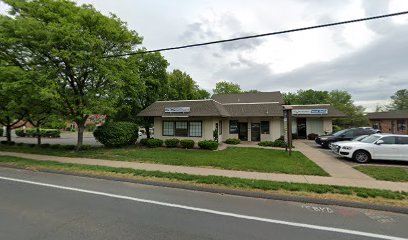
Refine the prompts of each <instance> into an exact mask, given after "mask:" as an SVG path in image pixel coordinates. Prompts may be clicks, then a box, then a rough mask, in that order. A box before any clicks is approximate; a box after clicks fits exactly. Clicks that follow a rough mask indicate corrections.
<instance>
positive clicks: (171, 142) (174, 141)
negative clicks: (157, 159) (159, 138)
mask: <svg viewBox="0 0 408 240" xmlns="http://www.w3.org/2000/svg"><path fill="white" fill-rule="evenodd" d="M179 142H180V140H178V139H177V138H171V139H166V140H164V144H166V147H170V148H174V147H177V145H178V144H179Z"/></svg>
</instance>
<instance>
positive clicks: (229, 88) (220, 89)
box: [213, 81, 242, 94]
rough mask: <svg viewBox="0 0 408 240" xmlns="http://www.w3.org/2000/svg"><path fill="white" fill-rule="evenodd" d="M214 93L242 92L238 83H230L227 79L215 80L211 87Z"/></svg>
mask: <svg viewBox="0 0 408 240" xmlns="http://www.w3.org/2000/svg"><path fill="white" fill-rule="evenodd" d="M213 92H214V94H234V93H242V90H241V86H239V84H238V83H232V82H227V81H221V82H217V83H216V84H215V88H214V89H213Z"/></svg>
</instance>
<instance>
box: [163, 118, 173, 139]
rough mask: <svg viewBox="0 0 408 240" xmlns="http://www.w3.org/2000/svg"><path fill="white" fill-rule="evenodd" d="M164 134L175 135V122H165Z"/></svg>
mask: <svg viewBox="0 0 408 240" xmlns="http://www.w3.org/2000/svg"><path fill="white" fill-rule="evenodd" d="M163 136H174V122H170V121H164V122H163Z"/></svg>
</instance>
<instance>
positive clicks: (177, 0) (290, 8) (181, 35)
mask: <svg viewBox="0 0 408 240" xmlns="http://www.w3.org/2000/svg"><path fill="white" fill-rule="evenodd" d="M76 2H78V3H79V4H82V3H87V4H92V5H93V6H94V7H95V8H96V9H98V10H99V11H101V12H102V13H104V14H109V13H113V14H115V15H117V16H118V17H119V18H120V19H121V20H123V21H125V22H127V23H128V27H129V28H130V29H133V30H135V31H136V32H138V33H139V34H140V35H142V36H143V38H144V40H143V46H144V47H146V48H147V49H157V48H165V47H174V46H180V45H185V44H193V43H200V42H206V41H214V40H219V39H226V38H232V37H239V36H245V35H252V34H261V33H266V32H274V31H280V30H287V29H291V28H299V27H306V26H311V25H317V24H324V23H330V22H336V21H344V20H350V19H356V18H363V17H368V16H374V15H381V14H387V13H392V12H400V11H407V10H408V1H407V0H307V1H305V0H251V1H248V0H200V1H198V0H195V1H192V0H171V1H169V0H115V1H113V0H110V1H100V0H76ZM162 54H163V55H164V56H165V58H166V59H167V60H168V61H169V63H170V66H169V70H172V69H180V70H182V71H185V72H187V73H188V74H189V75H190V76H191V77H192V78H193V79H194V80H195V81H196V82H197V83H198V84H199V85H200V87H202V88H204V89H206V90H208V91H210V92H211V90H212V89H213V88H214V87H215V83H216V82H219V81H230V82H234V83H238V84H239V85H240V86H241V87H242V89H244V90H250V89H257V90H259V91H281V92H288V91H291V92H293V91H296V90H298V89H314V90H328V91H330V90H334V89H338V90H345V91H348V92H350V93H351V94H352V96H353V100H354V101H355V103H356V104H359V105H362V106H364V107H366V108H367V111H373V110H374V109H375V107H376V106H377V105H385V104H388V103H389V98H390V96H391V95H393V93H395V92H396V91H397V90H399V89H404V88H408V67H407V63H408V15H403V16H397V17H392V18H388V19H381V20H374V21H370V22H363V23H354V24H349V25H342V26H336V27H331V28H324V29H314V30H309V31H303V32H297V33H290V34H284V35H278V36H269V37H263V38H256V39H249V40H244V41H239V42H233V43H224V44H218V45H212V46H205V47H197V48H189V49H183V50H175V51H171V52H163V53H162Z"/></svg>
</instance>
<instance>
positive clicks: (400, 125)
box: [397, 120, 407, 131]
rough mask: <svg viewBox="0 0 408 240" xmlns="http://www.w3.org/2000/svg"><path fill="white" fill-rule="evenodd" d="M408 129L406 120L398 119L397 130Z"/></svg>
mask: <svg viewBox="0 0 408 240" xmlns="http://www.w3.org/2000/svg"><path fill="white" fill-rule="evenodd" d="M406 129H407V125H406V122H405V120H397V130H398V131H405V130H406Z"/></svg>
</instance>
